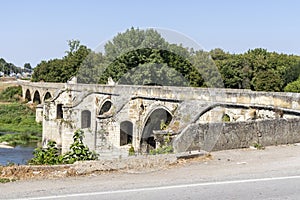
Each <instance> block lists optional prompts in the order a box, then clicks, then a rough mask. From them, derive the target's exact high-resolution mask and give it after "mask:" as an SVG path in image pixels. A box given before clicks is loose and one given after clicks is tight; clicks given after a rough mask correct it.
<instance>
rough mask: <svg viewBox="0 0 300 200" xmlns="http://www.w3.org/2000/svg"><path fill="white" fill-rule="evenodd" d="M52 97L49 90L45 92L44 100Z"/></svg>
mask: <svg viewBox="0 0 300 200" xmlns="http://www.w3.org/2000/svg"><path fill="white" fill-rule="evenodd" d="M50 98H52V96H51V93H50V92H46V94H45V95H44V101H46V100H48V99H50Z"/></svg>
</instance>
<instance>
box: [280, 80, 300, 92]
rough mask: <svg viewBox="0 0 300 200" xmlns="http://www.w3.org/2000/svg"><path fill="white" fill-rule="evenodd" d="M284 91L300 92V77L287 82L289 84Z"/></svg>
mask: <svg viewBox="0 0 300 200" xmlns="http://www.w3.org/2000/svg"><path fill="white" fill-rule="evenodd" d="M284 91H285V92H296V93H300V79H298V80H296V81H293V82H291V83H289V84H287V86H286V87H285V88H284Z"/></svg>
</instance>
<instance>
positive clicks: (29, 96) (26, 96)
mask: <svg viewBox="0 0 300 200" xmlns="http://www.w3.org/2000/svg"><path fill="white" fill-rule="evenodd" d="M25 100H26V101H31V94H30V90H29V89H27V90H26V92H25Z"/></svg>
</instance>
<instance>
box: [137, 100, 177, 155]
mask: <svg viewBox="0 0 300 200" xmlns="http://www.w3.org/2000/svg"><path fill="white" fill-rule="evenodd" d="M172 118H173V115H172V114H171V112H170V111H169V110H168V109H167V108H166V107H163V106H160V107H157V108H155V109H153V110H151V111H150V112H149V114H148V116H147V117H146V118H145V123H144V126H143V130H142V134H141V141H140V144H141V148H142V151H143V152H149V150H151V149H155V148H156V142H155V140H154V134H153V131H154V130H162V129H163V127H164V126H166V125H168V124H169V123H170V122H171V120H172Z"/></svg>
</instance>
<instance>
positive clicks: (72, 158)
mask: <svg viewBox="0 0 300 200" xmlns="http://www.w3.org/2000/svg"><path fill="white" fill-rule="evenodd" d="M83 137H84V132H83V131H82V130H77V131H75V133H74V135H73V143H72V144H71V146H70V150H69V152H67V153H65V154H61V153H60V150H59V149H58V148H57V145H56V142H55V141H49V142H48V144H47V148H40V147H39V148H36V149H35V151H34V153H33V155H34V158H32V159H31V160H29V162H28V163H29V164H31V165H58V164H73V163H74V162H76V161H83V160H96V159H98V155H97V154H96V153H95V152H93V151H90V149H89V148H88V147H87V146H86V145H85V144H84V143H83Z"/></svg>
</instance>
